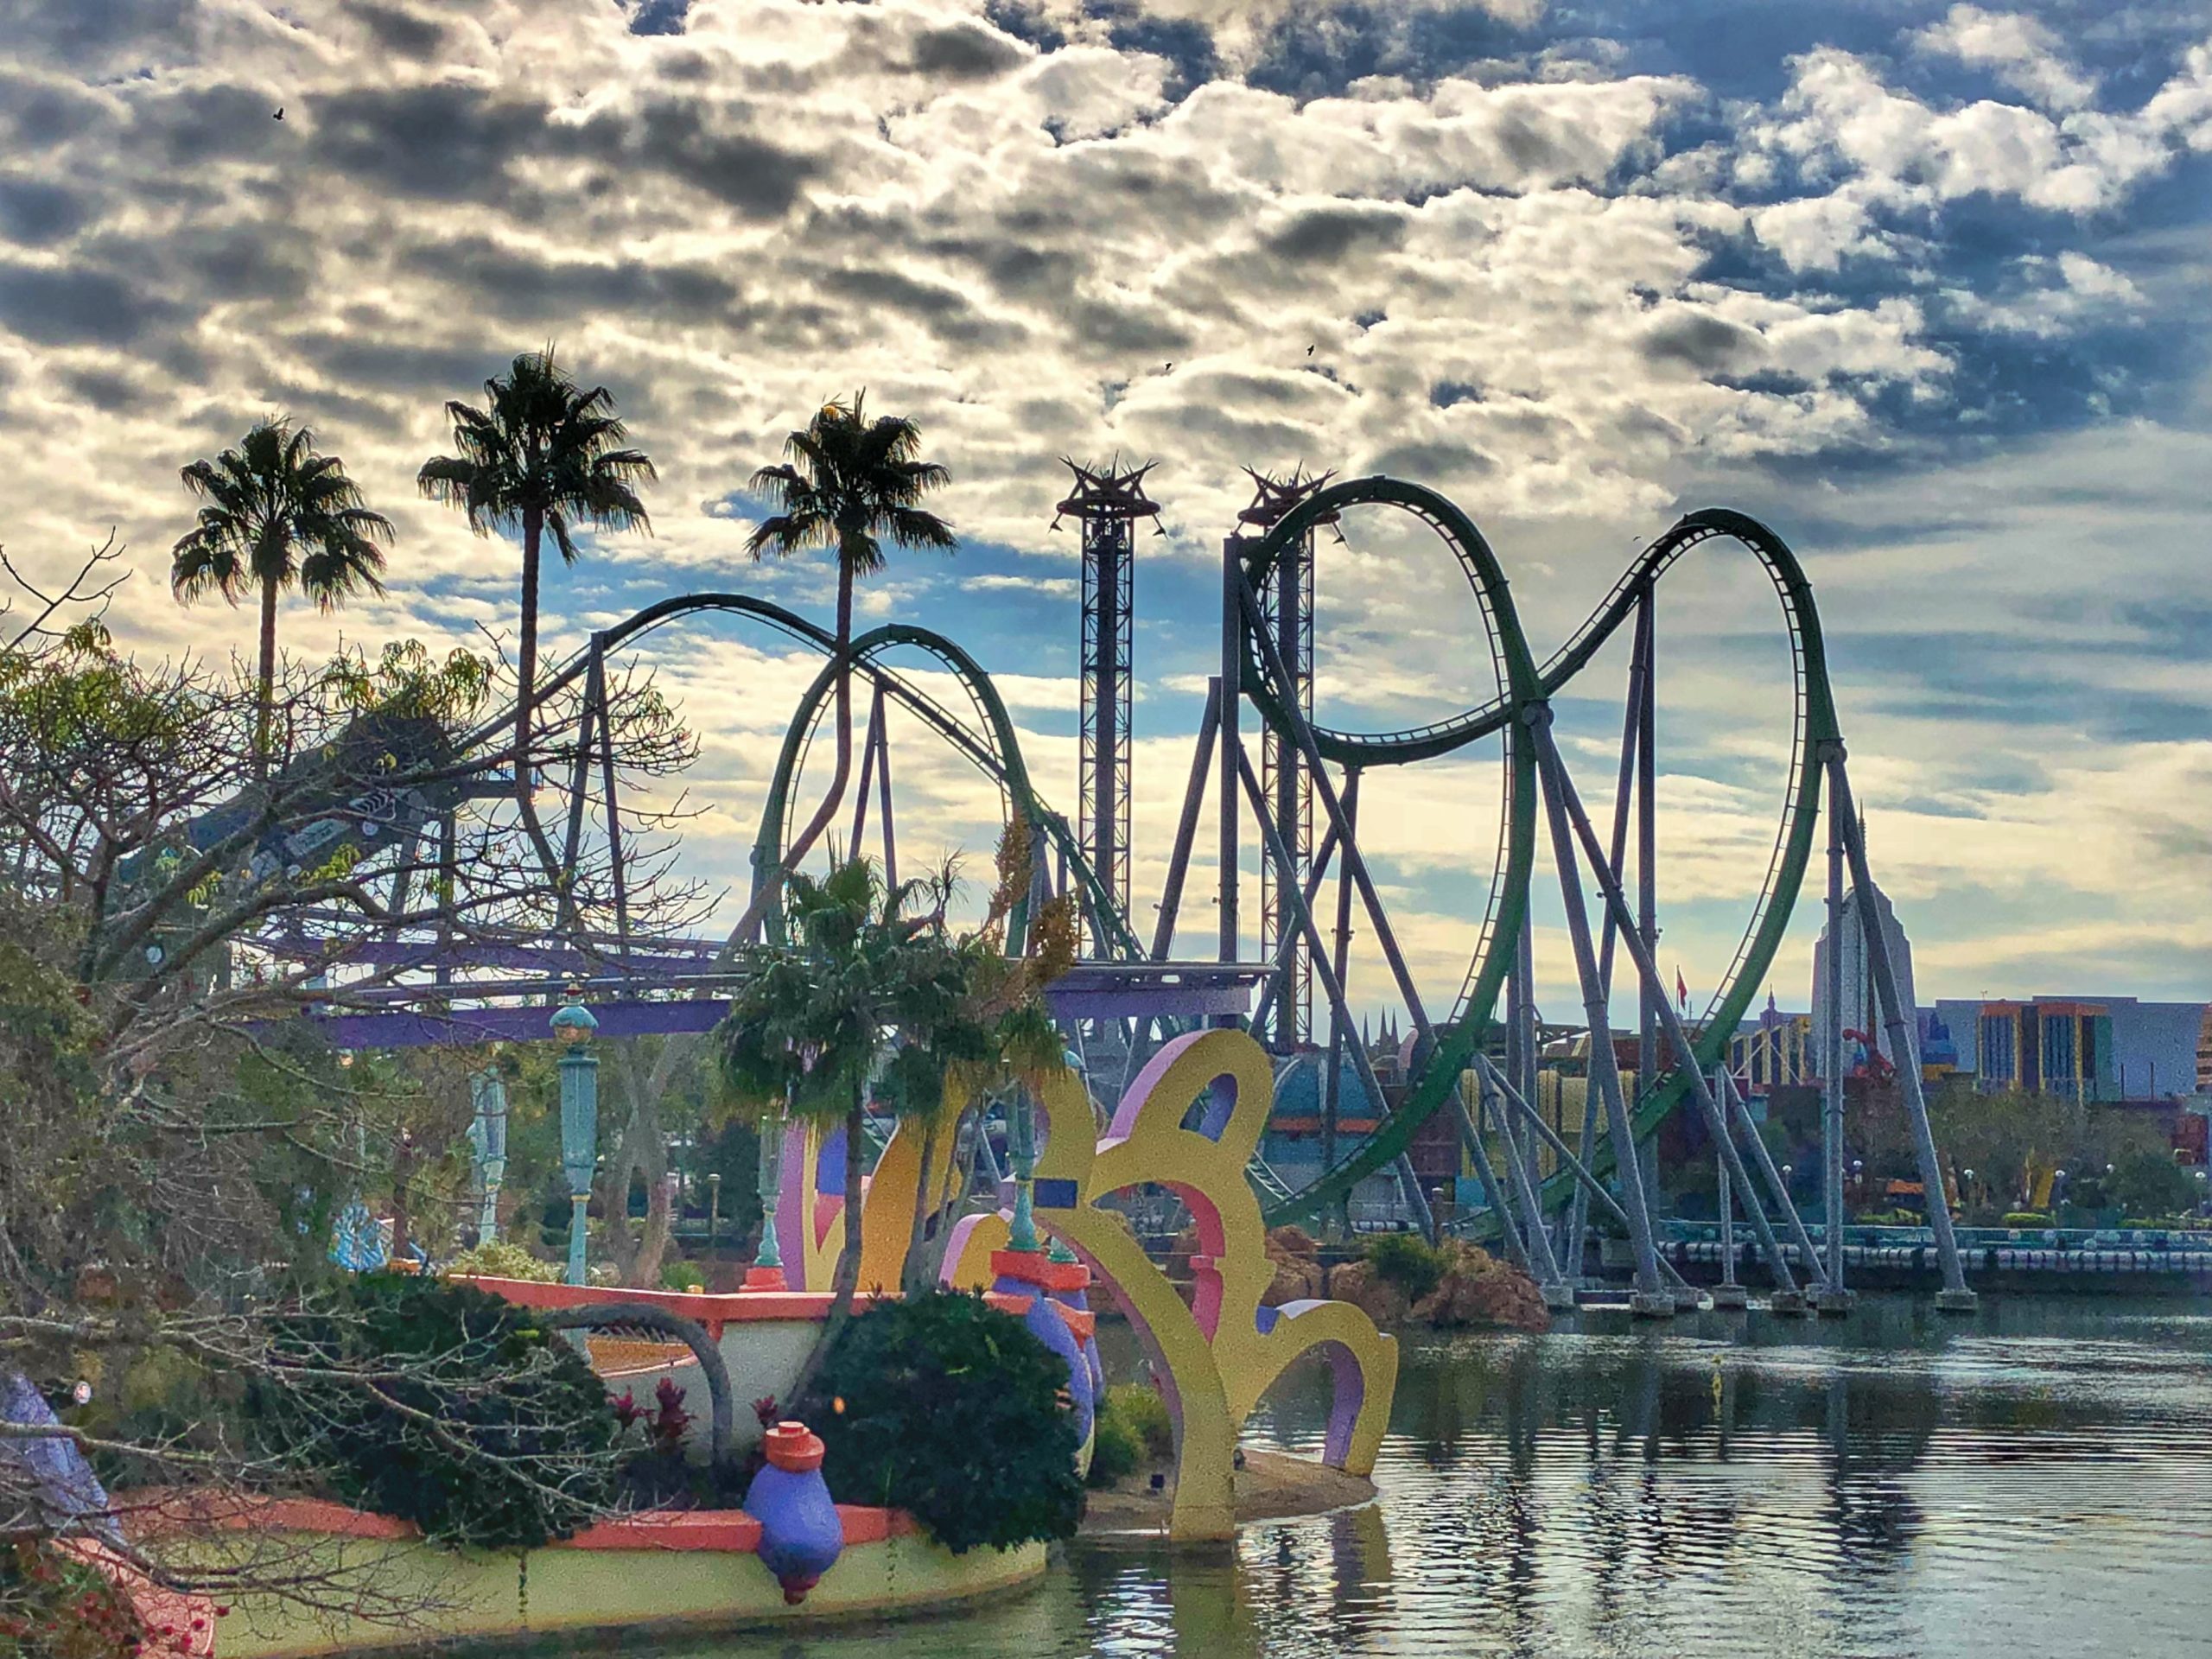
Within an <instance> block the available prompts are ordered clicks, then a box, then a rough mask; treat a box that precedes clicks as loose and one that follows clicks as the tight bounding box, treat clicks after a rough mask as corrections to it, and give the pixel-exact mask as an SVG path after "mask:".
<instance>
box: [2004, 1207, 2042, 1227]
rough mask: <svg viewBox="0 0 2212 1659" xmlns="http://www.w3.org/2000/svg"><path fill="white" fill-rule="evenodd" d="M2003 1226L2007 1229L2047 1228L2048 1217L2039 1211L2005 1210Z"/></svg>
mask: <svg viewBox="0 0 2212 1659" xmlns="http://www.w3.org/2000/svg"><path fill="white" fill-rule="evenodd" d="M2004 1224H2005V1226H2007V1227H2048V1226H2050V1217H2049V1216H2047V1215H2045V1214H2044V1212H2043V1211H2040V1210H2007V1211H2005V1218H2004Z"/></svg>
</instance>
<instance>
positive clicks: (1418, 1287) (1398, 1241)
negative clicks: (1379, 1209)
mask: <svg viewBox="0 0 2212 1659" xmlns="http://www.w3.org/2000/svg"><path fill="white" fill-rule="evenodd" d="M1365 1254H1366V1256H1367V1264H1368V1265H1369V1266H1370V1267H1371V1268H1374V1269H1375V1271H1376V1275H1377V1276H1378V1277H1380V1278H1382V1279H1383V1280H1384V1281H1387V1282H1389V1283H1390V1284H1393V1285H1395V1286H1396V1287H1398V1288H1399V1289H1400V1290H1401V1291H1402V1292H1404V1293H1405V1298H1406V1300H1408V1301H1409V1302H1417V1301H1419V1300H1421V1298H1422V1297H1424V1296H1426V1295H1427V1294H1429V1292H1431V1291H1432V1290H1434V1289H1435V1288H1436V1287H1437V1282H1438V1281H1440V1280H1441V1279H1442V1278H1443V1277H1444V1258H1443V1257H1442V1256H1441V1255H1439V1254H1438V1253H1437V1252H1436V1251H1435V1250H1433V1249H1430V1248H1429V1244H1428V1241H1427V1240H1426V1239H1424V1238H1422V1237H1421V1236H1419V1235H1418V1234H1414V1233H1377V1234H1376V1236H1374V1237H1373V1238H1371V1239H1370V1240H1369V1241H1368V1242H1367V1249H1366V1252H1365Z"/></svg>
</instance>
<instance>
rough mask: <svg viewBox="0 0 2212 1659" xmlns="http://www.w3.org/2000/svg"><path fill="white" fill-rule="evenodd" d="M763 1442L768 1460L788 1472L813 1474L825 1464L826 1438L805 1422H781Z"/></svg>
mask: <svg viewBox="0 0 2212 1659" xmlns="http://www.w3.org/2000/svg"><path fill="white" fill-rule="evenodd" d="M760 1443H761V1445H762V1446H763V1447H765V1448H766V1452H767V1453H768V1461H769V1462H770V1463H772V1464H773V1465H775V1466H776V1467H777V1468H779V1469H781V1470H782V1471H785V1473H786V1474H792V1475H805V1474H811V1473H812V1472H813V1471H815V1470H817V1469H819V1468H820V1467H821V1466H822V1451H823V1446H822V1437H821V1436H820V1435H819V1434H817V1433H815V1432H814V1431H813V1430H812V1429H810V1428H809V1427H807V1426H806V1425H805V1424H804V1423H795V1422H781V1423H778V1424H777V1425H776V1426H775V1427H773V1428H772V1429H770V1430H769V1431H768V1432H767V1433H766V1434H765V1435H763V1436H762V1437H761V1442H760Z"/></svg>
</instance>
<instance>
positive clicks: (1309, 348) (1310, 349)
mask: <svg viewBox="0 0 2212 1659" xmlns="http://www.w3.org/2000/svg"><path fill="white" fill-rule="evenodd" d="M1306 356H1308V357H1311V356H1313V347H1312V346H1307V347H1306Z"/></svg>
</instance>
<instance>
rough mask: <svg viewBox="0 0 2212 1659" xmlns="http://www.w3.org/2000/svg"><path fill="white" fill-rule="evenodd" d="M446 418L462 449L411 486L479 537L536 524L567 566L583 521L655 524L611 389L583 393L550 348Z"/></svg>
mask: <svg viewBox="0 0 2212 1659" xmlns="http://www.w3.org/2000/svg"><path fill="white" fill-rule="evenodd" d="M446 415H447V416H448V419H450V420H451V421H452V423H453V441H454V448H457V449H459V450H460V452H461V453H460V454H457V455H435V456H433V457H432V458H431V459H429V461H424V462H423V467H422V470H421V472H419V473H418V474H416V485H417V486H419V487H420V488H421V490H422V492H423V494H424V495H425V496H427V497H429V499H431V500H433V501H442V502H445V503H446V504H447V505H450V506H454V507H458V508H460V509H461V512H464V513H465V514H467V518H468V527H469V529H471V530H473V531H475V532H476V533H477V534H478V535H479V536H489V535H491V534H492V533H493V531H504V532H507V533H514V532H518V531H524V532H526V531H528V530H529V528H530V527H531V524H532V522H533V521H535V522H537V523H539V524H543V527H544V529H545V530H546V531H548V532H550V534H551V536H552V537H553V544H554V545H555V546H556V547H557V548H558V549H559V550H560V551H561V556H562V558H563V559H564V560H566V561H567V562H568V563H571V564H573V563H575V559H576V545H575V539H574V537H573V534H572V531H573V530H574V528H575V526H576V525H577V524H580V523H581V524H589V525H590V526H591V527H592V528H593V529H594V530H646V529H650V528H651V527H652V526H651V524H650V522H649V521H648V519H647V518H646V514H645V504H644V502H643V501H641V500H640V499H639V497H638V493H637V486H639V484H644V483H650V482H651V481H652V479H653V477H654V475H655V474H654V472H653V464H652V461H650V460H649V459H647V458H646V456H645V454H643V453H641V452H640V451H639V450H635V449H625V448H620V447H619V446H620V444H621V442H622V441H623V439H624V438H625V437H626V435H627V434H626V431H625V429H624V428H623V425H622V423H621V421H620V420H619V419H618V418H617V417H616V416H615V414H614V397H613V393H611V392H609V391H607V388H606V387H604V386H594V388H592V389H591V390H590V391H585V390H584V389H583V388H582V387H581V386H580V385H577V384H576V382H575V380H574V379H573V378H570V376H569V373H568V372H567V371H566V370H565V369H563V368H562V367H561V366H560V365H559V364H557V363H556V362H555V360H554V357H553V353H552V350H551V348H550V347H549V348H547V349H546V350H544V351H542V352H524V353H523V354H522V355H521V356H519V357H518V358H516V359H515V360H514V362H513V363H512V365H510V366H509V368H508V370H507V372H506V373H505V375H502V376H499V377H498V378H494V379H491V380H487V381H486V382H485V383H484V406H483V407H482V408H478V407H476V406H475V405H474V404H463V403H457V402H456V403H449V404H447V405H446ZM535 620H536V619H535V618H532V619H531V621H532V623H533V624H534V623H535Z"/></svg>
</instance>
